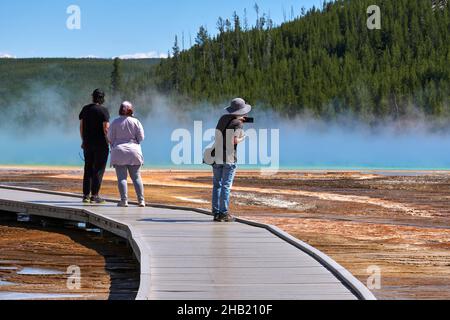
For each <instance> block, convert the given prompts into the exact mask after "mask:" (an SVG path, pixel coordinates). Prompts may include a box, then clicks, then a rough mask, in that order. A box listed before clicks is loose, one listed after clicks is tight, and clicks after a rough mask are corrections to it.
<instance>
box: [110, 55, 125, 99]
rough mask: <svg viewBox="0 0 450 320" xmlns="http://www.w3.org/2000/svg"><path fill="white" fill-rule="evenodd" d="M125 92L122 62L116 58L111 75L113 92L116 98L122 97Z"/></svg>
mask: <svg viewBox="0 0 450 320" xmlns="http://www.w3.org/2000/svg"><path fill="white" fill-rule="evenodd" d="M122 90H123V82H122V70H121V61H120V59H119V58H115V59H114V62H113V71H112V73H111V91H112V93H113V95H114V96H117V97H120V96H121V94H122V93H123V92H122Z"/></svg>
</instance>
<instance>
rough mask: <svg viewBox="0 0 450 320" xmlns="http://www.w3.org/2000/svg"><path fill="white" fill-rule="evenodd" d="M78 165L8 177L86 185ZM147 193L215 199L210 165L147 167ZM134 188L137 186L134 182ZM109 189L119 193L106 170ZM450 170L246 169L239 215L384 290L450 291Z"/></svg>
mask: <svg viewBox="0 0 450 320" xmlns="http://www.w3.org/2000/svg"><path fill="white" fill-rule="evenodd" d="M81 177H82V173H81V171H79V170H68V169H61V170H59V169H56V168H44V169H42V168H41V169H39V170H38V169H36V168H33V169H28V170H24V169H18V170H13V169H11V168H8V169H6V171H4V173H2V174H1V175H0V183H1V184H11V185H17V186H26V187H36V188H42V189H50V190H60V191H70V192H79V190H80V189H81ZM143 177H144V182H145V184H146V197H147V200H148V201H149V202H154V203H164V204H174V205H183V206H191V207H198V208H205V209H208V208H209V207H210V204H209V203H210V188H211V173H210V172H208V171H205V172H198V171H196V172H192V171H191V172H188V171H147V172H145V173H144V174H143ZM130 189H131V192H130V193H131V194H132V193H133V192H132V188H130ZM103 194H104V195H106V196H112V197H117V190H116V184H115V177H114V174H113V173H112V172H108V173H107V175H106V177H105V183H104V187H103ZM449 200H450V174H449V173H448V172H391V171H386V172H363V173H360V172H326V171H316V172H299V171H297V172H280V173H278V174H277V175H275V176H262V175H260V173H259V172H250V171H247V172H242V171H241V172H239V173H238V175H237V178H236V182H235V185H234V189H233V194H232V210H233V213H235V214H236V215H239V216H242V217H246V218H250V219H253V220H259V221H263V222H268V223H272V224H274V225H277V226H278V227H280V228H282V229H284V230H285V231H287V232H289V233H291V234H292V235H294V236H296V237H298V238H299V239H301V240H303V241H306V242H308V243H309V244H311V245H313V246H315V247H317V248H318V249H320V250H322V251H323V252H325V253H327V254H328V255H330V256H331V257H332V258H333V259H335V260H336V261H337V262H339V263H340V264H342V265H343V266H345V267H346V268H347V269H348V270H349V271H351V272H352V273H353V274H354V275H355V276H357V277H358V278H359V279H360V280H361V281H362V282H363V283H366V282H367V280H368V278H369V276H370V275H371V273H370V271H371V270H374V268H375V269H377V268H378V269H379V270H380V271H381V288H380V289H373V290H372V291H373V292H374V294H375V295H376V296H377V297H378V298H380V299H450V201H449Z"/></svg>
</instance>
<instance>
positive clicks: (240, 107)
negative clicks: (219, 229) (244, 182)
mask: <svg viewBox="0 0 450 320" xmlns="http://www.w3.org/2000/svg"><path fill="white" fill-rule="evenodd" d="M225 110H226V111H227V114H225V115H223V116H222V117H221V118H220V120H219V123H218V124H217V127H216V137H215V145H214V149H213V150H210V155H211V156H212V158H211V157H208V158H209V159H213V161H209V164H211V165H212V166H213V173H214V178H213V194H212V213H213V214H214V221H217V222H233V221H234V220H235V219H234V218H233V217H232V216H231V215H230V214H229V203H230V193H231V187H232V185H233V181H234V177H235V174H236V168H237V165H236V164H237V146H238V144H240V143H241V142H243V141H244V140H245V135H244V130H243V129H244V123H250V122H253V119H252V118H248V117H247V115H248V114H249V113H250V111H251V110H252V107H251V106H250V105H248V104H247V103H246V102H245V101H244V100H243V99H241V98H236V99H234V100H233V101H232V102H231V105H230V106H229V107H227V108H226V109H225Z"/></svg>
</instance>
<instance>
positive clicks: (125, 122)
mask: <svg viewBox="0 0 450 320" xmlns="http://www.w3.org/2000/svg"><path fill="white" fill-rule="evenodd" d="M108 138H109V141H110V142H111V166H127V165H128V166H139V165H143V164H144V156H143V154H142V148H141V142H142V141H144V138H145V135H144V128H143V127H142V124H141V123H140V122H139V120H138V119H136V118H133V117H126V116H120V117H119V118H117V119H115V120H114V121H113V122H112V123H111V126H110V128H109V133H108Z"/></svg>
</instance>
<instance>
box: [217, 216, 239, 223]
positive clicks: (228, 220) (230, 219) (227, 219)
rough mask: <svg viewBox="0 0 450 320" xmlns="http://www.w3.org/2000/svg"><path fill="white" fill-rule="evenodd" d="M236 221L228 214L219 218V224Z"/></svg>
mask: <svg viewBox="0 0 450 320" xmlns="http://www.w3.org/2000/svg"><path fill="white" fill-rule="evenodd" d="M235 221H236V219H235V218H234V217H233V216H232V215H230V214H224V215H221V216H220V218H219V222H235Z"/></svg>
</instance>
